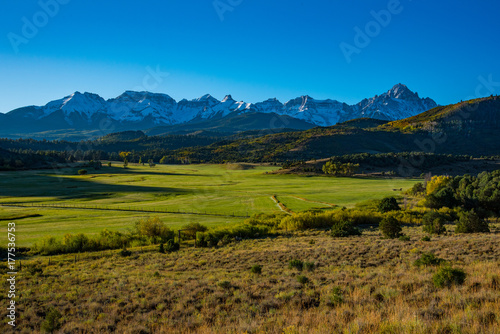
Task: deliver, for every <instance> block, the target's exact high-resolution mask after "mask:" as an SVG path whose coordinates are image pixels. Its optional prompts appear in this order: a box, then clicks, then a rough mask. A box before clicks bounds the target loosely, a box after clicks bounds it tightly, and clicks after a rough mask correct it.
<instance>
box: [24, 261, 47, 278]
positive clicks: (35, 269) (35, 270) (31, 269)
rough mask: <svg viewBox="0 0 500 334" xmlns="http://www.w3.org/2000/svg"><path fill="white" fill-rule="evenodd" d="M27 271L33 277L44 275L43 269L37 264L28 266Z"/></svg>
mask: <svg viewBox="0 0 500 334" xmlns="http://www.w3.org/2000/svg"><path fill="white" fill-rule="evenodd" d="M26 270H28V273H29V274H30V275H32V276H34V275H37V274H40V275H41V274H43V269H42V267H41V266H40V265H39V264H37V263H33V264H29V265H27V266H26Z"/></svg>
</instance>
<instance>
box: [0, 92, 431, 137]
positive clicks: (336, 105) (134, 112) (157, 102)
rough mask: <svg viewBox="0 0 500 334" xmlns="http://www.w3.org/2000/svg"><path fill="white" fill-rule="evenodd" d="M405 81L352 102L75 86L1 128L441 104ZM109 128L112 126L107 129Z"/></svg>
mask: <svg viewBox="0 0 500 334" xmlns="http://www.w3.org/2000/svg"><path fill="white" fill-rule="evenodd" d="M436 106H437V104H436V102H434V101H433V100H432V99H430V98H425V99H422V98H420V97H419V96H418V94H417V93H413V92H412V91H411V90H409V89H408V87H406V86H405V85H403V84H398V85H396V86H394V87H393V88H392V89H390V90H389V91H387V92H386V93H384V94H382V95H377V96H375V97H373V98H370V99H364V100H362V101H361V102H359V103H358V104H355V105H348V104H346V103H342V102H339V101H335V100H330V99H327V100H316V99H313V98H312V97H310V96H307V95H306V96H301V97H298V98H295V99H292V100H290V101H288V102H286V103H281V102H280V101H278V100H277V99H269V100H266V101H263V102H258V103H255V104H252V103H246V102H243V101H236V100H234V99H233V98H232V96H231V95H227V96H226V97H225V98H224V99H223V100H222V101H219V100H217V99H216V98H214V97H213V96H211V95H208V94H207V95H204V96H202V97H200V98H197V99H193V100H186V99H183V100H181V101H179V102H177V101H175V100H174V99H173V98H171V97H170V96H168V95H166V94H159V93H151V92H133V91H126V92H125V93H123V94H122V95H120V96H118V97H116V98H112V99H109V100H104V99H103V98H102V97H100V96H99V95H97V94H92V93H83V94H82V93H79V92H75V93H74V94H71V95H69V96H66V97H64V98H62V99H59V100H55V101H52V102H49V103H47V104H46V105H45V106H41V107H38V106H29V107H23V108H19V109H16V110H13V111H11V112H9V113H7V114H5V115H2V117H0V121H1V123H0V130H3V132H5V130H9V129H16V128H19V129H20V128H23V129H26V128H30V129H32V130H33V131H35V130H36V131H49V130H63V129H74V130H92V129H93V130H96V129H102V128H103V127H104V125H103V124H106V128H109V129H110V130H109V131H111V130H116V129H124V128H127V129H135V130H142V129H147V128H151V127H155V126H162V125H177V124H185V123H197V122H206V121H210V120H216V119H221V118H225V117H228V116H229V115H231V116H234V115H238V114H244V113H252V114H254V113H274V114H277V115H283V116H289V117H292V118H296V119H298V120H301V121H305V122H307V123H310V124H312V125H319V126H330V125H334V124H336V123H338V122H344V121H347V120H350V119H355V118H361V117H370V118H378V119H383V120H397V119H402V118H406V117H410V116H413V115H416V114H419V113H421V112H423V111H426V110H428V109H431V108H433V107H436ZM106 131H108V130H106Z"/></svg>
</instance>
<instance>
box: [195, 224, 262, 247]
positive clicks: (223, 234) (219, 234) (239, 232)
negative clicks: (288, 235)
mask: <svg viewBox="0 0 500 334" xmlns="http://www.w3.org/2000/svg"><path fill="white" fill-rule="evenodd" d="M270 229H271V228H270V227H269V226H265V225H250V224H243V225H239V226H235V227H232V228H219V229H214V230H210V231H207V232H197V233H196V246H198V247H216V246H217V245H219V242H221V243H222V244H224V243H227V242H230V241H232V240H233V238H247V239H252V238H259V237H264V236H266V235H269V232H270Z"/></svg>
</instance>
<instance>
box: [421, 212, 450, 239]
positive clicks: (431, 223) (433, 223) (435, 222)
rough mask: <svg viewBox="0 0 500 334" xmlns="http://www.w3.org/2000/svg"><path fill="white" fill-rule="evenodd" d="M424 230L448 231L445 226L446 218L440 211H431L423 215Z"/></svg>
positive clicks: (428, 231) (433, 231) (439, 232)
mask: <svg viewBox="0 0 500 334" xmlns="http://www.w3.org/2000/svg"><path fill="white" fill-rule="evenodd" d="M422 223H423V230H424V232H427V233H429V234H438V235H439V234H443V233H444V232H446V228H445V227H444V223H445V218H444V217H443V215H441V214H440V213H439V212H436V211H430V212H427V213H426V214H425V215H424V216H423V217H422Z"/></svg>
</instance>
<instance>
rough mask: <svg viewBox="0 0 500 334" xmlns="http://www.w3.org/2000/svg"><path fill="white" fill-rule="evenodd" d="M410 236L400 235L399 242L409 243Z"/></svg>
mask: <svg viewBox="0 0 500 334" xmlns="http://www.w3.org/2000/svg"><path fill="white" fill-rule="evenodd" d="M410 240H411V239H410V236H408V235H402V236H400V237H399V241H410Z"/></svg>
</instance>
